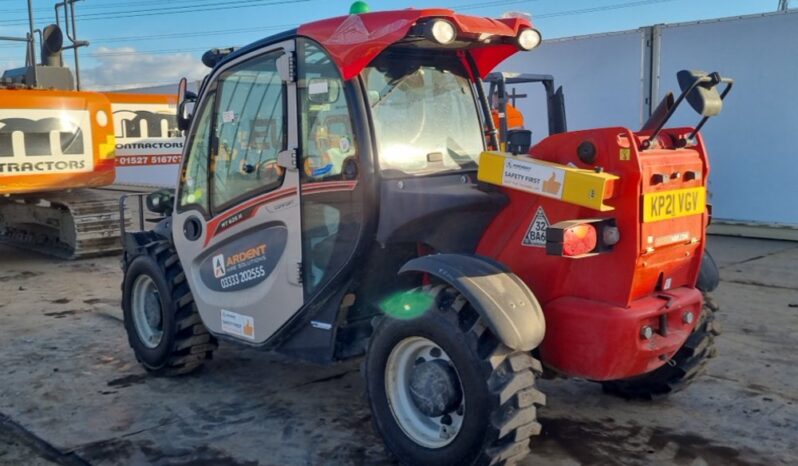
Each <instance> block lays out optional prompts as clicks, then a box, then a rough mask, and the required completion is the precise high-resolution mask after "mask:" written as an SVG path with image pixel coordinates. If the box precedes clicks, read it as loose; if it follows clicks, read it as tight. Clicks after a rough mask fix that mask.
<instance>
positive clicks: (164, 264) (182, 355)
mask: <svg viewBox="0 0 798 466" xmlns="http://www.w3.org/2000/svg"><path fill="white" fill-rule="evenodd" d="M152 236H153V238H152V240H151V241H150V242H148V243H147V244H146V245H145V246H144V250H145V251H146V254H147V255H149V256H150V257H152V258H153V260H155V262H156V263H157V264H158V266H159V267H160V269H161V272H162V273H163V276H164V277H165V278H166V283H167V284H168V286H169V288H170V291H171V298H172V302H173V303H174V305H175V307H176V308H177V309H176V312H175V336H174V341H173V342H172V348H171V349H170V351H169V356H168V357H167V360H166V362H165V363H164V364H163V365H162V366H161V367H150V366H148V365H147V364H146V363H144V362H143V361H141V360H139V362H141V363H142V365H143V366H144V367H145V368H146V369H147V370H148V371H150V372H153V373H155V374H157V375H165V376H176V375H183V374H188V373H191V372H193V371H195V370H197V369H199V368H200V367H201V366H202V365H203V364H204V363H205V361H206V360H208V359H211V358H212V357H213V352H214V351H215V350H216V348H218V346H219V344H218V341H217V340H216V338H215V337H214V336H213V335H211V334H210V332H208V329H207V328H206V327H205V325H204V324H203V323H202V319H201V318H200V315H199V311H198V310H197V306H196V304H195V303H194V296H193V295H192V293H191V289H189V287H188V283H187V282H186V275H185V273H184V272H183V266H182V265H181V264H180V258H179V257H178V255H177V251H176V250H175V249H174V247H173V246H172V245H171V244H169V242H168V241H166V240H163V239H159V238H158V237H157V236H155V235H154V234H153V235H152ZM129 338H134V337H133V336H130V337H129ZM137 358H138V356H137Z"/></svg>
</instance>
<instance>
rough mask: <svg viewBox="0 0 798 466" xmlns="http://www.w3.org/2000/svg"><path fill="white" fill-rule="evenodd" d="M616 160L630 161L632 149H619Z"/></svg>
mask: <svg viewBox="0 0 798 466" xmlns="http://www.w3.org/2000/svg"><path fill="white" fill-rule="evenodd" d="M618 158H619V159H621V160H632V149H630V148H628V147H621V150H620V153H619V154H618Z"/></svg>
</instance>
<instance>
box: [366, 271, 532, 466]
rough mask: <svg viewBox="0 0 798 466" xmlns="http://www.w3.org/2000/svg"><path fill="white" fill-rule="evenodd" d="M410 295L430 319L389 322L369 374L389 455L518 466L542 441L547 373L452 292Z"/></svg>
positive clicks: (376, 342)
mask: <svg viewBox="0 0 798 466" xmlns="http://www.w3.org/2000/svg"><path fill="white" fill-rule="evenodd" d="M406 295H407V296H408V301H409V302H412V303H414V304H413V305H418V303H419V302H422V303H426V304H424V306H425V307H426V310H424V312H422V313H421V315H420V316H418V317H415V318H411V319H399V318H393V317H390V316H387V315H386V316H384V317H382V318H381V320H380V321H379V322H378V323H377V325H376V327H375V331H374V334H373V335H372V337H371V339H370V341H369V347H368V352H367V354H366V361H365V367H364V373H365V378H366V390H367V395H368V400H369V404H370V407H371V411H372V415H373V419H374V425H375V428H376V430H377V431H378V432H379V433H380V435H381V436H382V437H383V439H384V441H385V444H386V446H387V447H388V449H389V450H390V452H391V453H393V454H394V455H395V456H396V457H397V459H398V460H399V461H400V462H402V463H403V464H452V465H489V464H490V465H494V464H500V465H501V464H503V465H509V464H515V463H516V462H517V461H518V460H520V459H522V458H523V457H525V456H526V455H527V454H528V453H529V442H530V437H532V436H534V435H537V434H539V433H540V424H538V422H537V406H542V405H543V404H545V396H544V395H543V394H542V393H541V392H540V391H538V390H537V389H536V388H535V377H536V376H537V375H539V374H540V373H541V365H540V363H539V362H538V361H537V360H536V359H535V358H533V357H532V356H531V355H530V354H529V353H525V352H519V351H513V350H511V349H510V348H508V347H506V346H505V345H503V344H502V343H501V342H499V341H498V339H497V338H496V337H495V336H494V335H493V334H492V332H491V331H490V330H489V329H488V328H487V327H486V326H485V325H484V323H483V322H482V320H481V319H480V317H479V315H478V313H477V312H476V311H475V310H474V309H472V308H471V306H469V305H468V303H467V302H466V300H465V298H464V297H463V296H462V295H460V294H459V293H458V292H457V291H456V290H454V289H453V288H448V287H444V286H436V287H431V286H426V287H424V288H419V289H415V290H413V291H410V292H408V293H406ZM421 298H423V299H421Z"/></svg>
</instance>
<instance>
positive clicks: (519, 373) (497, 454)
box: [375, 285, 546, 466]
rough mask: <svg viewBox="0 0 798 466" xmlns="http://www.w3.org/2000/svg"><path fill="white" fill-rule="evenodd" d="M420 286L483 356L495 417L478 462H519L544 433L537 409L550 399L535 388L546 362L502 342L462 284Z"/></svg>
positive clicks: (507, 464) (505, 465)
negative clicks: (465, 294) (533, 440)
mask: <svg viewBox="0 0 798 466" xmlns="http://www.w3.org/2000/svg"><path fill="white" fill-rule="evenodd" d="M416 291H423V292H426V293H429V294H431V295H432V296H433V297H434V299H435V302H436V303H437V309H438V311H439V312H441V313H442V315H443V316H445V318H446V319H447V320H449V321H450V322H451V323H452V324H453V325H455V326H457V328H459V329H460V331H462V332H463V333H464V334H465V335H466V340H467V341H468V344H469V346H470V347H471V348H472V349H473V350H475V352H476V354H478V355H479V357H480V359H481V366H482V374H483V377H484V380H485V382H486V383H487V388H488V391H489V392H490V393H491V400H490V403H491V407H490V412H491V416H490V419H488V420H487V421H488V422H489V424H488V430H487V433H486V435H485V444H483V448H482V452H481V454H480V456H479V457H478V458H476V461H475V462H474V463H473V464H475V465H491V466H493V465H495V466H510V465H513V464H516V463H517V462H518V461H520V460H522V459H523V458H524V457H526V456H527V455H528V454H529V453H530V447H529V444H530V440H531V438H532V437H534V436H537V435H539V434H540V432H541V425H540V424H539V423H538V421H537V408H538V407H540V406H544V405H545V404H546V396H545V395H544V394H543V393H542V392H541V391H539V390H538V389H537V388H535V380H536V378H537V377H539V376H540V375H541V374H542V372H543V368H542V365H541V363H540V361H538V360H537V359H535V358H534V357H533V356H532V355H531V354H530V353H526V352H520V351H514V350H512V349H510V348H508V347H507V346H505V345H504V344H502V343H501V342H500V341H499V340H498V339H497V338H496V337H495V336H494V335H493V333H492V332H491V331H490V329H488V327H487V326H486V325H485V324H484V322H483V321H482V319H481V318H480V316H479V314H478V313H477V311H475V310H474V309H473V308H472V307H471V306H469V305H468V303H467V301H466V299H465V298H464V297H463V296H462V295H461V294H460V293H459V292H458V291H457V290H456V289H454V288H452V287H449V286H446V285H437V286H433V285H425V286H423V287H421V288H418V289H417V290H416ZM384 318H385V317H381V318H379V319H377V322H375V324H376V323H378V322H379V320H381V319H384ZM375 427H376V426H375Z"/></svg>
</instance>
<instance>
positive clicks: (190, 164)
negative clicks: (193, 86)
mask: <svg viewBox="0 0 798 466" xmlns="http://www.w3.org/2000/svg"><path fill="white" fill-rule="evenodd" d="M215 102H216V94H215V93H213V92H211V93H210V94H208V96H207V97H206V98H205V102H204V104H203V106H202V109H201V110H200V112H199V115H197V116H196V118H199V120H198V121H197V128H196V131H194V133H193V134H192V135H191V140H190V141H188V146H189V150H188V155H187V157H188V160H187V161H186V163H185V164H184V166H183V172H182V173H181V176H180V195H179V199H178V208H180V209H184V208H187V207H189V206H196V207H199V208H200V210H202V211H204V212H207V211H208V154H209V153H210V144H211V121H212V118H211V115H212V114H213V110H214V108H215Z"/></svg>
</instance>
